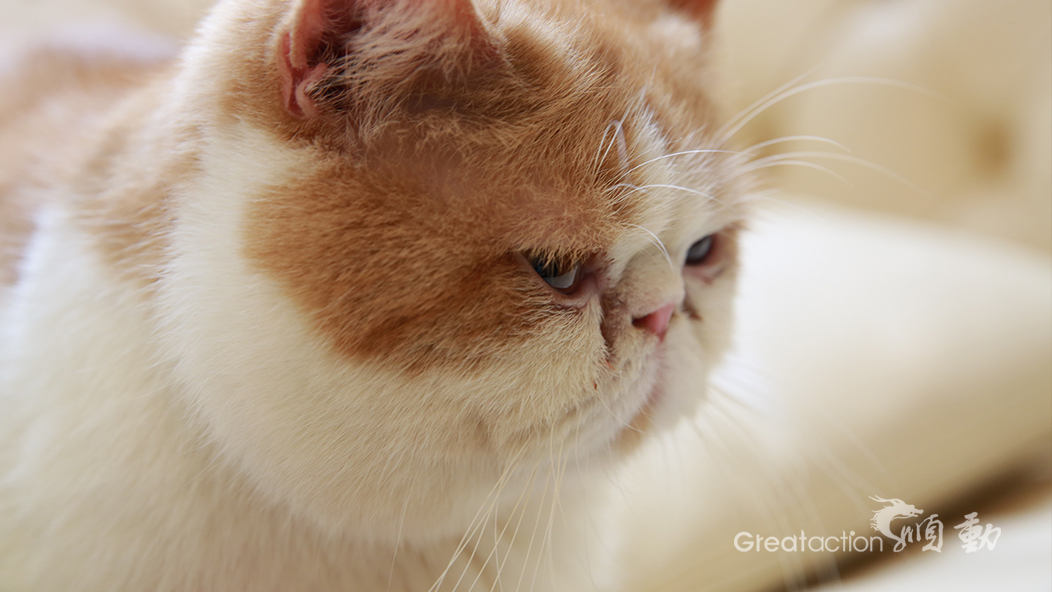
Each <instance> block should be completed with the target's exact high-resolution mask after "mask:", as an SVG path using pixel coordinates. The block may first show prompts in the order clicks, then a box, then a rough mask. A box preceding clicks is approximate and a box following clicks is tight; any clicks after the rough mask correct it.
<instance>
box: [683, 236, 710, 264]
mask: <svg viewBox="0 0 1052 592" xmlns="http://www.w3.org/2000/svg"><path fill="white" fill-rule="evenodd" d="M715 246H716V235H715V234H710V235H708V236H706V237H705V238H703V239H701V240H699V241H698V242H696V243H694V244H693V245H691V246H690V249H687V262H686V263H687V265H690V266H697V265H705V264H706V263H708V262H709V261H710V260H711V259H712V255H713V251H714V250H715Z"/></svg>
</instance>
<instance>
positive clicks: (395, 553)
mask: <svg viewBox="0 0 1052 592" xmlns="http://www.w3.org/2000/svg"><path fill="white" fill-rule="evenodd" d="M414 485H416V479H414V480H412V481H410V482H409V491H408V492H406V494H405V502H404V503H403V504H402V517H401V518H399V520H398V536H397V537H395V546H394V551H393V553H392V554H391V569H390V570H389V571H388V574H387V590H388V592H390V590H391V584H392V583H393V582H394V572H395V565H396V563H397V561H398V550H399V548H401V546H402V527H403V526H405V514H406V510H408V509H409V500H410V498H412V497H413V486H414Z"/></svg>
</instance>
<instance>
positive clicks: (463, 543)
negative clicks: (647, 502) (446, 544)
mask: <svg viewBox="0 0 1052 592" xmlns="http://www.w3.org/2000/svg"><path fill="white" fill-rule="evenodd" d="M525 449H526V444H525V443H524V444H523V445H522V447H520V448H519V450H518V451H517V452H516V453H515V455H513V456H512V458H511V459H510V460H509V462H508V466H507V467H506V468H505V469H504V472H503V473H502V474H501V476H500V478H499V479H497V482H496V483H495V484H494V485H493V489H491V490H490V492H489V494H487V495H486V498H485V499H484V500H483V502H482V505H481V506H480V507H479V509H478V512H476V513H475V517H474V518H472V519H471V522H470V523H469V525H468V528H467V531H466V532H465V533H464V536H463V537H461V539H460V542H459V543H458V544H457V547H456V549H455V550H454V552H453V557H452V558H451V559H450V560H449V564H448V565H446V568H445V569H444V570H443V571H442V573H441V574H440V575H439V576H438V579H437V580H436V581H435V583H434V584H432V586H431V588H430V589H429V592H434V591H435V590H437V589H438V587H439V586H441V585H442V583H443V582H444V581H445V578H446V575H447V574H448V573H449V570H450V569H452V567H453V565H454V564H455V563H456V561H457V559H458V558H459V557H460V554H461V553H462V552H463V551H464V549H465V548H467V545H468V544H469V542H468V541H469V540H470V539H471V537H473V536H475V533H476V532H477V531H478V530H479V529H480V528H482V527H483V526H484V524H485V517H486V516H489V514H490V513H491V512H492V511H493V507H494V506H495V505H496V503H497V501H498V499H499V498H500V493H501V492H502V491H503V490H504V485H505V484H506V483H507V479H508V478H509V477H510V476H511V473H512V472H513V471H514V469H515V468H516V463H517V461H518V458H519V456H520V455H521V454H522V453H523V452H524V451H525ZM490 498H493V501H492V502H490ZM487 503H489V507H488V508H487V507H486V504H487ZM483 510H485V515H483ZM480 517H483V521H482V522H479V518H480ZM476 523H477V525H476Z"/></svg>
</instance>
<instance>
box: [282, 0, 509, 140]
mask: <svg viewBox="0 0 1052 592" xmlns="http://www.w3.org/2000/svg"><path fill="white" fill-rule="evenodd" d="M358 37H368V38H367V39H362V40H359V41H361V42H360V43H358V42H356V38H358ZM385 37H386V38H387V39H385ZM491 52H492V46H491V45H490V43H489V42H488V41H487V38H486V35H485V30H484V27H483V24H482V21H481V19H480V18H479V16H478V14H477V13H476V11H475V8H474V6H473V5H472V3H471V0H301V1H300V2H299V3H298V6H297V8H296V12H295V13H294V15H293V18H292V21H291V25H290V26H289V27H288V30H287V31H286V32H285V33H284V34H283V35H281V37H280V41H279V47H278V69H279V71H280V73H281V83H282V95H283V98H284V102H285V109H286V110H287V111H288V112H289V113H290V114H291V115H292V116H293V117H296V118H298V119H309V118H312V117H314V116H317V115H318V114H319V105H318V104H317V101H316V98H315V97H313V96H312V92H311V91H312V90H313V89H314V88H315V87H316V86H317V85H318V84H319V83H320V82H321V81H323V80H325V79H326V78H327V77H330V76H332V75H334V74H335V73H336V72H337V70H339V69H340V68H346V67H347V64H348V62H349V61H353V60H354V59H355V58H359V59H360V60H361V61H362V62H369V63H371V64H372V65H373V66H374V67H375V66H376V65H378V64H379V65H380V66H383V65H384V63H385V62H387V63H389V65H390V66H391V68H390V69H392V70H394V69H398V70H401V71H403V72H404V75H411V74H412V72H413V71H414V70H421V69H437V70H441V71H450V70H451V69H455V68H451V67H450V65H449V64H445V63H435V62H439V61H450V60H457V59H459V60H462V61H463V60H468V61H470V59H471V57H472V56H470V55H464V54H465V53H468V54H470V53H474V54H479V55H482V54H487V53H491ZM385 58H387V59H385ZM403 72H396V71H390V72H385V73H381V74H380V75H376V73H374V75H373V76H372V77H373V78H384V79H394V78H397V77H399V76H401V75H403Z"/></svg>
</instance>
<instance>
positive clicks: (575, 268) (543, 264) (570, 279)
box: [530, 259, 581, 294]
mask: <svg viewBox="0 0 1052 592" xmlns="http://www.w3.org/2000/svg"><path fill="white" fill-rule="evenodd" d="M530 265H532V266H533V270H534V271H536V272H537V275H539V276H541V279H542V280H544V281H545V282H546V283H547V284H548V285H549V286H551V287H552V288H554V289H555V290H556V291H558V292H560V293H562V294H573V293H574V292H575V291H576V290H577V286H578V284H579V283H580V281H581V265H580V264H569V265H567V264H563V263H559V262H557V261H549V260H540V259H534V260H531V261H530Z"/></svg>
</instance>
